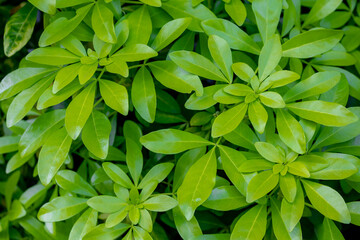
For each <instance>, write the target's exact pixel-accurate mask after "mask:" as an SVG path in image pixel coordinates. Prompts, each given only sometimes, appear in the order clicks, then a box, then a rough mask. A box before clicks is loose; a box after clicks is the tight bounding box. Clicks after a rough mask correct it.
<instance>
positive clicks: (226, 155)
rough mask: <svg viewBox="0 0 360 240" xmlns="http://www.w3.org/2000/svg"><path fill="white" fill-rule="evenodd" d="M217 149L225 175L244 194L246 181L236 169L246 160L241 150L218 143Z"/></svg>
mask: <svg viewBox="0 0 360 240" xmlns="http://www.w3.org/2000/svg"><path fill="white" fill-rule="evenodd" d="M219 149H220V157H221V163H222V167H223V169H224V171H225V173H226V175H227V176H228V178H229V179H230V181H231V182H232V183H233V184H234V186H235V187H236V188H237V190H238V191H239V192H241V193H242V194H243V195H245V194H246V187H247V183H246V181H245V177H244V175H243V174H241V172H240V171H239V170H238V169H239V167H240V166H241V165H242V164H243V163H244V162H245V161H246V158H245V156H244V155H243V154H242V153H241V152H239V151H237V150H235V149H232V148H229V147H226V146H222V145H220V146H219Z"/></svg>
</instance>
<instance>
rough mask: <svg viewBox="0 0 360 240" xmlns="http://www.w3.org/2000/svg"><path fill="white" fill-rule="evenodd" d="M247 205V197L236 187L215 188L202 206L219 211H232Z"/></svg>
mask: <svg viewBox="0 0 360 240" xmlns="http://www.w3.org/2000/svg"><path fill="white" fill-rule="evenodd" d="M247 205H248V203H247V202H246V200H245V197H244V196H243V195H242V194H241V193H240V192H239V191H238V190H237V189H236V187H234V186H221V187H217V188H214V189H213V190H212V192H211V195H210V197H209V198H208V199H207V200H206V201H205V202H204V203H203V204H202V206H204V207H207V208H210V209H213V210H217V211H230V210H234V209H237V208H241V207H244V206H247Z"/></svg>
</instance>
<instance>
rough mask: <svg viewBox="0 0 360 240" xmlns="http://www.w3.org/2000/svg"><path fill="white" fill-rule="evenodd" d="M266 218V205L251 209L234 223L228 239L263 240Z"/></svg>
mask: <svg viewBox="0 0 360 240" xmlns="http://www.w3.org/2000/svg"><path fill="white" fill-rule="evenodd" d="M266 218H267V210H266V205H256V206H254V207H252V208H251V209H250V210H248V211H247V212H246V213H245V214H244V215H242V216H241V217H240V218H239V220H238V221H237V222H236V224H235V226H234V229H233V231H232V233H231V237H230V239H231V240H236V239H253V240H261V239H263V238H264V236H265V232H266V225H267V223H266Z"/></svg>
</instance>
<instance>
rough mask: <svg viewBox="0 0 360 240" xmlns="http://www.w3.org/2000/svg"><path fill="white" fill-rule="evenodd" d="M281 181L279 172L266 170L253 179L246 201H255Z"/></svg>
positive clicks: (248, 188)
mask: <svg viewBox="0 0 360 240" xmlns="http://www.w3.org/2000/svg"><path fill="white" fill-rule="evenodd" d="M278 182H279V174H273V172H272V171H264V172H261V173H259V174H257V175H256V176H255V177H253V178H252V179H251V181H250V182H249V185H248V187H247V192H246V201H247V202H248V203H251V202H254V201H256V200H258V199H259V198H261V197H263V196H265V195H266V194H267V193H269V192H270V191H271V190H273V189H274V188H275V187H276V185H277V184H278Z"/></svg>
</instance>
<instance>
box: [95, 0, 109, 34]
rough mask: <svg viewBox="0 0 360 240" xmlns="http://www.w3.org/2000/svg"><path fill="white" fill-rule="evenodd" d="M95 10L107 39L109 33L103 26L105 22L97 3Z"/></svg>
mask: <svg viewBox="0 0 360 240" xmlns="http://www.w3.org/2000/svg"><path fill="white" fill-rule="evenodd" d="M95 9H96V11H97V12H98V15H99V18H100V20H101V23H102V24H101V25H103V28H104V29H105V32H106V35H108V37H109V36H110V35H111V34H110V31H109V29H108V28H107V26H106V24H105V20H104V18H103V16H102V14H101V11H100V6H99V3H98V4H97V5H96V7H95ZM110 38H111V36H110Z"/></svg>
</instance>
